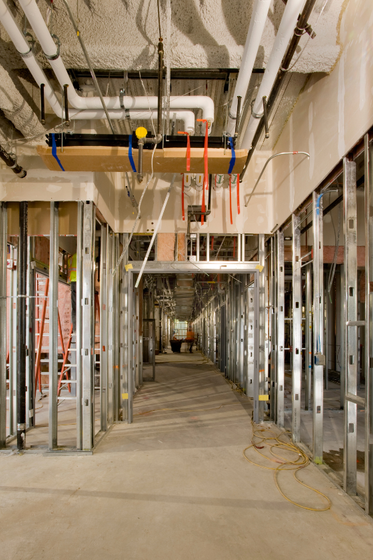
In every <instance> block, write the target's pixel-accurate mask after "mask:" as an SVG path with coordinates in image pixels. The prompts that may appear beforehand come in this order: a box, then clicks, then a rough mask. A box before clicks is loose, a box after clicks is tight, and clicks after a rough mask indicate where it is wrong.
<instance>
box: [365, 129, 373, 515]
mask: <svg viewBox="0 0 373 560" xmlns="http://www.w3.org/2000/svg"><path fill="white" fill-rule="evenodd" d="M364 148H365V152H364V167H365V172H364V175H365V181H364V182H365V512H366V513H367V514H368V515H372V516H373V375H372V365H373V292H372V291H371V282H372V281H373V213H372V208H371V205H372V204H373V144H371V143H369V135H368V134H367V135H366V136H365V138H364Z"/></svg>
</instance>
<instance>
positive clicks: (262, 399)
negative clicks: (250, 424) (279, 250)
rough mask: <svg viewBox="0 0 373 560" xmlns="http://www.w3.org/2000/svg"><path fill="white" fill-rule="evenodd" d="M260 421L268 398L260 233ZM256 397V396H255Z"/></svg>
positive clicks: (262, 262)
mask: <svg viewBox="0 0 373 560" xmlns="http://www.w3.org/2000/svg"><path fill="white" fill-rule="evenodd" d="M259 267H260V272H259V279H258V280H259V298H258V299H259V317H258V320H259V325H258V327H259V379H258V381H259V395H258V399H259V422H262V421H263V420H264V410H265V408H266V407H265V399H266V397H267V398H268V387H267V383H266V342H267V341H266V259H265V236H264V235H263V234H262V233H261V234H259ZM254 398H255V397H254Z"/></svg>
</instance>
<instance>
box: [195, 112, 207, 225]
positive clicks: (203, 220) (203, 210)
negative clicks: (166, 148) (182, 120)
mask: <svg viewBox="0 0 373 560" xmlns="http://www.w3.org/2000/svg"><path fill="white" fill-rule="evenodd" d="M197 121H199V122H204V123H206V130H205V145H204V150H203V159H204V164H205V165H204V169H205V173H204V176H203V189H202V212H206V204H205V189H206V190H208V188H209V179H208V177H209V154H208V139H209V126H208V122H207V120H206V119H197ZM204 223H205V216H204V215H203V214H202V216H201V225H203V224H204Z"/></svg>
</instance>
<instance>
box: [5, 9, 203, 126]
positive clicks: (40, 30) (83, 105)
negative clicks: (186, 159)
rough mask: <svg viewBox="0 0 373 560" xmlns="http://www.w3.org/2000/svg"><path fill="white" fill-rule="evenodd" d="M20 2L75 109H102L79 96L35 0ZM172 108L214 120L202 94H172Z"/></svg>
mask: <svg viewBox="0 0 373 560" xmlns="http://www.w3.org/2000/svg"><path fill="white" fill-rule="evenodd" d="M1 2H2V3H4V2H3V0H1ZM20 4H21V6H22V9H23V11H24V12H25V15H26V17H27V19H28V20H29V22H30V25H31V27H32V28H33V30H34V32H35V34H36V36H37V38H38V41H39V43H40V45H41V47H42V49H43V52H44V54H45V55H47V57H48V58H49V57H52V59H51V58H49V63H50V65H51V66H52V68H53V71H54V73H55V75H56V77H57V80H58V81H59V83H60V85H61V87H63V86H64V84H68V85H69V101H70V103H71V105H72V106H73V107H75V109H83V110H85V109H101V108H102V103H101V100H100V98H99V97H80V95H78V93H77V92H76V90H75V88H74V86H73V84H72V82H71V79H70V76H69V74H68V72H67V70H66V68H65V66H64V63H63V61H62V59H61V57H60V56H57V57H56V58H54V57H55V56H56V55H57V47H56V44H55V42H54V40H53V38H52V36H51V34H50V33H49V30H48V27H47V25H46V23H45V21H44V19H43V16H42V15H41V13H40V10H39V8H38V6H37V4H36V2H35V0H20ZM12 40H13V39H12ZM13 42H14V41H13ZM27 50H28V49H27ZM18 51H20V52H22V50H20V49H18ZM122 99H123V105H124V107H125V108H126V109H157V106H158V97H157V96H150V97H147V96H142V97H129V96H123V98H122ZM103 100H104V103H105V106H106V108H107V109H118V110H119V109H121V104H120V101H121V100H120V98H119V96H116V97H103ZM173 109H202V113H203V118H204V119H206V120H207V121H208V122H209V127H211V124H212V123H213V122H214V102H213V100H212V99H211V98H210V97H207V96H205V95H193V96H186V95H181V96H171V97H170V110H173ZM109 114H110V113H109ZM110 116H111V114H110ZM111 118H113V117H111Z"/></svg>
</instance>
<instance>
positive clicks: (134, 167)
mask: <svg viewBox="0 0 373 560" xmlns="http://www.w3.org/2000/svg"><path fill="white" fill-rule="evenodd" d="M128 159H129V160H130V164H131V167H132V171H133V172H134V173H136V166H135V161H134V159H133V155H132V134H130V136H129V141H128Z"/></svg>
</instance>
